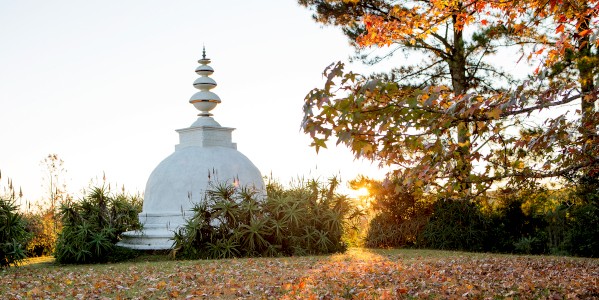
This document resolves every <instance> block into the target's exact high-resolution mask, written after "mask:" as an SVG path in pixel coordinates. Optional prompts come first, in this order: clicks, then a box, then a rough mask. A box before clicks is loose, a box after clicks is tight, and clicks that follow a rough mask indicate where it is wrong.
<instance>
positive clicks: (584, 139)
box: [299, 0, 598, 198]
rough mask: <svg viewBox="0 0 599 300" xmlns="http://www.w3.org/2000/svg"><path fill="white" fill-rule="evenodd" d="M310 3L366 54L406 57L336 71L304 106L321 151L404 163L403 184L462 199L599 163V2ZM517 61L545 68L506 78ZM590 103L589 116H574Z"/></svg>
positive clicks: (307, 127) (399, 171) (307, 2)
mask: <svg viewBox="0 0 599 300" xmlns="http://www.w3.org/2000/svg"><path fill="white" fill-rule="evenodd" d="M595 2H596V1H595ZM299 3H300V4H302V5H304V6H306V7H309V8H310V9H312V10H313V11H314V12H315V14H314V18H315V20H316V21H317V22H321V23H323V24H328V25H335V26H340V27H341V28H342V29H343V31H344V33H345V34H346V35H347V37H348V38H349V40H350V43H351V44H352V45H353V46H354V47H355V48H356V52H357V54H356V58H358V59H361V60H362V61H364V62H367V63H387V64H392V63H396V62H395V61H393V60H392V59H389V57H391V56H393V55H395V54H404V57H405V59H403V60H401V61H400V62H397V63H396V64H397V65H394V66H392V67H391V68H390V70H388V71H386V72H382V73H378V74H373V75H370V76H367V77H366V76H360V75H358V74H355V73H353V72H346V71H345V69H344V67H345V66H344V64H343V63H337V64H332V65H331V66H329V67H328V68H327V69H326V70H325V72H324V75H325V76H326V83H325V85H324V87H323V88H317V89H314V90H312V91H311V92H310V93H309V94H308V95H307V96H306V102H305V105H304V121H303V129H304V131H305V132H306V133H308V134H310V136H311V137H312V138H313V145H314V146H315V147H316V149H317V150H318V149H319V148H320V147H326V142H327V141H329V140H331V139H332V138H334V137H335V138H336V141H337V144H339V143H344V144H346V145H347V146H349V148H350V149H351V150H352V151H353V152H354V153H355V155H356V156H357V157H363V158H367V159H372V160H378V161H380V162H382V163H384V164H386V165H389V166H392V167H394V169H395V172H394V173H395V174H394V175H396V176H401V177H403V178H404V179H405V180H404V183H403V184H407V185H408V186H416V187H421V186H424V185H426V186H427V187H428V188H430V189H435V188H436V190H437V191H438V192H442V193H444V194H445V195H446V196H449V197H457V198H470V197H473V196H476V195H477V194H479V193H482V192H484V191H485V190H487V189H488V188H490V187H491V186H493V184H495V183H497V182H499V181H504V182H506V183H508V184H521V183H523V182H526V181H527V180H528V179H537V178H544V177H552V176H563V175H566V174H568V175H570V174H572V173H575V172H578V171H580V170H582V169H584V168H589V167H593V166H595V167H596V165H597V162H598V159H597V156H598V155H597V153H598V151H597V139H596V126H597V121H596V120H597V118H596V109H595V108H594V103H595V102H596V88H595V86H594V83H593V82H594V78H595V77H596V70H597V67H596V55H597V51H596V47H597V44H596V41H595V40H591V37H592V36H594V35H593V34H595V33H596V31H597V30H596V26H595V25H596V14H597V9H596V3H595V4H593V3H592V2H584V3H582V2H581V5H582V6H581V7H582V8H581V7H578V6H577V7H573V8H572V9H570V8H568V7H567V6H563V5H559V3H558V4H555V3H553V2H551V1H549V2H545V3H543V1H538V2H533V1H522V2H516V1H509V0H508V1H446V0H428V1H389V0H343V1H339V0H337V1H335V0H299ZM593 5H594V6H593ZM585 8H586V9H585ZM581 20H582V21H581ZM585 24H586V25H585ZM566 27H568V28H569V29H567V28H566ZM570 27H571V28H570ZM585 39H586V40H585ZM585 47H586V48H585ZM583 48H584V49H583ZM581 49H582V50H581ZM585 49H586V50H585ZM584 51H587V52H584ZM516 52H520V53H521V56H522V57H520V58H519V59H518V56H515V55H514V53H516ZM373 53H374V54H373ZM584 53H586V54H584ZM510 57H514V58H513V59H511V60H510ZM517 63H520V64H526V65H529V64H533V63H538V68H537V69H536V70H535V71H532V68H531V71H530V74H529V76H521V75H522V74H514V72H513V71H512V72H507V71H505V70H508V69H510V68H511V69H513V68H514V66H516V65H517ZM523 70H525V71H521V72H527V71H526V70H527V69H526V68H523ZM516 75H520V76H516ZM573 76H574V77H573ZM576 77H577V78H579V80H578V84H576V80H575V79H573V78H576ZM581 99H582V102H581V103H582V104H581V110H579V111H578V112H577V113H575V114H570V115H568V113H563V112H562V110H563V105H566V104H571V103H572V102H574V101H581ZM548 113H549V114H548ZM572 115H574V118H573V117H572ZM581 115H582V116H583V117H582V123H580V122H581V121H580V119H581V118H580V116H581ZM538 117H543V118H542V121H543V122H544V123H539V122H534V119H538ZM585 128H586V129H585ZM581 149H585V150H584V151H583V150H581ZM582 157H585V159H581V158H582Z"/></svg>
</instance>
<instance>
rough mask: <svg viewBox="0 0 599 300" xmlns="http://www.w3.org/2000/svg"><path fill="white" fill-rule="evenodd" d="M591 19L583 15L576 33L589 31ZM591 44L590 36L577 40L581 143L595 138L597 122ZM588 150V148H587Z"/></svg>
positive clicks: (593, 62)
mask: <svg viewBox="0 0 599 300" xmlns="http://www.w3.org/2000/svg"><path fill="white" fill-rule="evenodd" d="M590 22H591V17H590V16H589V15H585V16H584V17H583V18H582V19H581V20H579V24H580V26H579V27H578V32H583V31H585V30H588V29H589V23H590ZM592 47H593V43H591V42H590V35H585V36H583V37H580V38H579V39H578V43H577V48H578V49H577V50H578V55H579V58H578V61H577V66H576V67H577V69H578V72H579V78H578V82H579V83H580V89H581V92H582V95H583V98H582V101H581V105H580V106H581V107H580V108H581V113H582V118H581V130H580V132H581V134H582V137H583V143H585V145H586V144H587V143H589V142H590V143H592V142H593V140H594V139H596V137H597V128H596V126H597V120H595V118H594V117H593V116H594V113H595V103H596V102H597V94H596V93H595V82H594V80H593V70H594V69H595V68H596V66H595V63H596V62H595V61H594V58H593V53H592ZM587 148H589V147H587Z"/></svg>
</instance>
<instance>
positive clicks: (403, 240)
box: [354, 177, 432, 247]
mask: <svg viewBox="0 0 599 300" xmlns="http://www.w3.org/2000/svg"><path fill="white" fill-rule="evenodd" d="M359 180H361V181H362V183H361V184H368V189H369V191H370V193H371V196H372V197H373V202H372V209H373V211H374V214H375V216H374V218H373V219H372V220H371V221H370V224H369V226H368V231H367V234H366V240H365V245H366V246H367V247H412V246H416V245H417V242H418V236H419V235H420V234H421V232H422V230H423V229H424V227H425V226H426V224H427V223H428V219H429V217H430V215H431V213H432V203H431V201H430V199H429V198H430V197H427V196H424V195H423V194H422V193H421V191H420V190H417V189H407V188H405V187H404V186H403V185H402V180H400V179H391V180H386V181H383V182H380V181H375V180H371V179H367V178H363V177H362V178H360V179H359ZM354 183H356V182H354Z"/></svg>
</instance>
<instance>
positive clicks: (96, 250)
mask: <svg viewBox="0 0 599 300" xmlns="http://www.w3.org/2000/svg"><path fill="white" fill-rule="evenodd" d="M140 211H141V199H140V198H139V197H135V196H134V197H131V196H126V195H125V194H124V193H123V194H119V195H116V196H114V195H111V194H110V191H109V189H108V188H106V187H105V186H101V187H93V188H91V190H90V191H89V194H88V195H87V196H86V197H84V198H83V199H81V201H78V202H70V203H64V204H63V205H62V206H61V208H60V214H61V219H62V223H63V230H62V232H61V233H60V234H59V236H58V241H57V245H56V252H55V257H56V260H57V261H58V262H60V263H96V262H106V261H110V260H116V259H119V258H123V257H124V256H125V257H126V256H127V255H124V254H123V250H122V249H118V247H117V246H115V244H116V242H117V241H118V239H119V235H120V234H121V233H122V232H124V231H128V230H136V229H140V228H141V226H140V224H139V221H138V218H137V214H138V213H139V212H140ZM125 252H127V251H125ZM131 253H134V252H131Z"/></svg>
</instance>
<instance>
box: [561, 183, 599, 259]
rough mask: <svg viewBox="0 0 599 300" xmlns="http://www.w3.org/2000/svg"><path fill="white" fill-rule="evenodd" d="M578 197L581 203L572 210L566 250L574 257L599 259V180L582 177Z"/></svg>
mask: <svg viewBox="0 0 599 300" xmlns="http://www.w3.org/2000/svg"><path fill="white" fill-rule="evenodd" d="M576 196H577V197H578V198H579V200H580V202H579V203H578V204H577V205H575V206H574V207H572V209H571V220H570V228H569V231H568V232H567V237H566V241H565V248H566V249H567V250H568V252H569V253H570V254H572V255H577V256H586V257H599V226H598V225H597V224H599V178H597V176H594V177H593V176H584V177H582V178H581V179H580V180H579V184H578V187H577V190H576Z"/></svg>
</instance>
